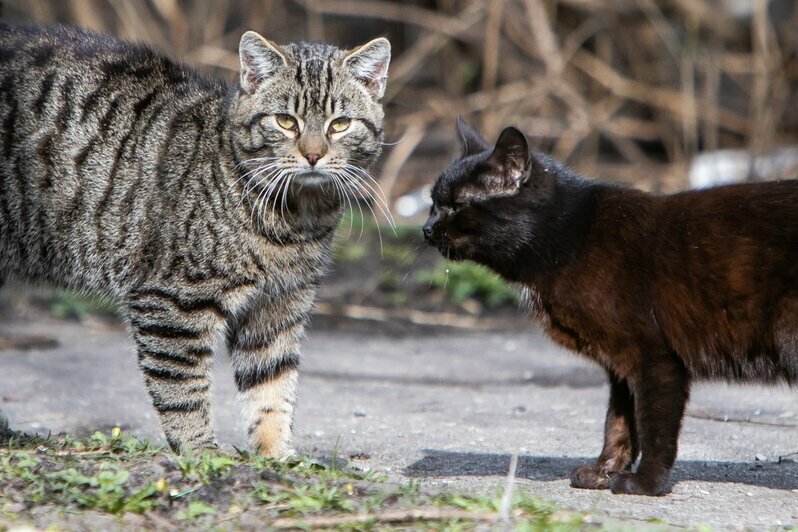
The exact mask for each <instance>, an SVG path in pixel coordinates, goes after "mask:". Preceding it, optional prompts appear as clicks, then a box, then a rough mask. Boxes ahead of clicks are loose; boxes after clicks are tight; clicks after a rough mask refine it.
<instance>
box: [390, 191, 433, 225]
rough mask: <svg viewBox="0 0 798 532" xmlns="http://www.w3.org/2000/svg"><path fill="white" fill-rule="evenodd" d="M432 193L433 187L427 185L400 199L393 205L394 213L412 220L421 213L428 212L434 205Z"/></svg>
mask: <svg viewBox="0 0 798 532" xmlns="http://www.w3.org/2000/svg"><path fill="white" fill-rule="evenodd" d="M431 191H432V185H426V186H424V187H422V188H419V189H418V190H414V191H413V192H411V193H410V194H405V195H404V196H400V197H398V198H397V199H396V201H395V202H394V204H393V209H394V211H396V213H397V214H398V215H399V216H403V217H405V218H411V217H413V216H415V215H416V214H418V213H419V212H420V211H426V210H427V209H428V208H429V206H430V205H432V198H431V196H430V192H431Z"/></svg>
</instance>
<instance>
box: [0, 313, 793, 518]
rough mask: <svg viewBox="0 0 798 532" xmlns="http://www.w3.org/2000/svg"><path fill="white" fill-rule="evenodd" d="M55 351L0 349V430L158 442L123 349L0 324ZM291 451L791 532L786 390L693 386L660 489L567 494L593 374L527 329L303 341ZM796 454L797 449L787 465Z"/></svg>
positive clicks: (222, 412)
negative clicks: (124, 435)
mask: <svg viewBox="0 0 798 532" xmlns="http://www.w3.org/2000/svg"><path fill="white" fill-rule="evenodd" d="M0 332H13V333H14V334H26V333H27V334H31V333H37V334H42V333H46V334H48V335H51V336H53V337H55V338H57V339H58V342H59V347H57V348H54V349H45V350H39V351H37V350H32V351H15V350H4V351H0V409H2V410H3V411H5V413H6V414H7V415H8V416H9V418H10V420H11V425H12V427H13V428H15V429H18V430H26V431H38V432H41V433H47V432H48V431H52V432H54V433H55V432H60V431H68V432H70V433H91V432H93V431H95V430H98V429H101V430H102V429H104V430H108V429H110V428H111V427H113V426H114V425H117V424H118V425H121V426H122V427H124V428H126V429H127V430H129V431H131V432H133V433H134V434H136V435H140V436H143V437H148V438H154V439H158V440H161V433H160V428H159V426H158V422H157V419H156V417H155V413H154V411H153V409H152V407H151V406H150V405H149V401H148V398H147V396H146V393H145V391H144V386H143V383H142V379H141V376H140V375H139V373H138V370H137V368H136V363H135V356H134V354H133V349H132V344H131V342H130V341H129V340H128V338H127V335H126V334H125V333H124V331H122V330H121V329H117V328H115V327H110V326H108V325H105V324H103V323H101V322H93V321H90V322H89V323H86V324H73V323H66V322H59V321H51V322H44V323H43V322H38V323H6V324H4V325H3V327H2V328H0ZM304 357H305V358H304V362H303V372H302V376H301V379H300V380H301V384H300V389H299V402H298V412H297V420H296V428H295V430H296V443H297V447H298V449H299V450H300V451H301V452H303V453H311V454H314V453H315V454H323V455H328V456H329V455H330V454H331V453H332V452H333V449H334V448H335V447H336V445H337V447H338V449H339V453H340V455H342V456H344V457H348V459H349V460H350V461H351V462H352V463H353V464H354V465H356V466H358V467H362V468H372V469H376V470H379V471H382V472H385V473H387V474H388V475H389V477H391V478H392V479H394V480H398V481H407V480H409V479H414V480H416V481H419V482H420V483H421V484H422V486H426V487H430V488H432V489H451V490H459V491H470V492H478V493H482V492H486V493H495V492H496V490H497V489H499V488H500V486H502V485H503V483H504V477H505V475H506V474H507V467H508V463H509V457H510V455H511V454H512V453H519V466H518V471H517V481H516V489H517V490H520V491H524V492H527V493H530V494H533V495H535V496H539V497H541V498H542V499H545V500H549V501H553V502H556V503H558V504H560V505H562V506H565V507H568V508H573V509H577V510H581V511H588V512H594V513H595V514H596V515H598V516H601V515H609V516H611V517H619V518H636V519H652V518H657V519H660V520H662V521H664V522H666V523H669V524H673V525H693V526H695V525H698V524H702V523H706V524H709V525H712V526H713V527H716V528H753V529H768V528H772V527H774V526H776V527H777V526H780V525H781V526H785V525H789V524H792V525H793V526H798V462H796V461H791V460H789V459H788V460H782V461H781V463H779V457H780V456H786V455H789V454H791V453H796V452H797V451H798V389H792V390H790V389H787V388H780V387H774V388H764V387H729V386H726V385H723V384H701V385H697V386H696V387H695V389H694V393H693V398H692V401H691V403H690V407H689V416H688V417H687V419H686V420H685V424H684V429H683V432H682V437H681V446H680V453H679V461H678V464H677V467H676V470H675V473H674V475H673V477H674V485H673V488H672V491H671V493H670V494H669V495H667V496H664V497H659V498H646V497H634V496H613V495H611V494H609V493H608V492H603V491H581V490H574V489H571V488H570V487H569V486H568V476H569V473H570V471H571V469H572V468H574V467H575V466H576V465H578V464H581V463H584V462H586V461H588V460H592V459H593V457H594V456H595V455H596V454H597V453H598V451H599V450H600V446H601V437H602V420H603V415H604V404H605V401H606V397H607V388H606V386H605V384H604V379H603V376H602V374H601V372H600V371H598V370H597V369H596V368H594V367H592V366H591V365H590V364H588V363H586V362H584V361H582V360H581V359H579V358H578V357H576V356H574V355H571V354H569V353H566V352H563V351H561V350H559V349H558V348H556V347H555V346H553V345H552V344H551V343H550V342H549V341H548V340H547V339H546V338H545V337H544V336H543V335H542V334H541V333H539V332H537V331H536V330H535V329H534V328H532V327H530V331H529V332H502V333H479V334H476V333H451V332H449V333H437V334H416V333H413V334H407V335H403V336H386V335H383V334H380V333H379V331H378V330H377V331H375V332H373V333H370V334H356V333H351V332H350V333H344V332H330V331H324V330H317V331H311V332H310V334H309V337H308V340H307V342H306V344H305V348H304ZM230 373H231V372H230V369H229V367H228V365H227V361H226V360H225V358H224V357H218V359H217V368H216V380H215V394H216V395H215V402H216V424H217V427H218V435H219V440H220V442H222V443H223V444H228V445H229V444H235V445H243V441H244V438H243V434H244V432H243V430H242V429H241V428H240V426H239V421H238V412H237V408H236V404H235V394H234V389H233V386H232V378H231V374H230ZM792 458H793V460H798V454H795V455H793V456H792Z"/></svg>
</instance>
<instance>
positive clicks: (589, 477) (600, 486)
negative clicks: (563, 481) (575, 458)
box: [571, 465, 610, 490]
mask: <svg viewBox="0 0 798 532" xmlns="http://www.w3.org/2000/svg"><path fill="white" fill-rule="evenodd" d="M571 487H572V488H580V489H588V490H605V489H607V488H609V487H610V479H609V478H608V477H607V475H605V474H603V473H602V472H601V471H599V470H598V469H597V468H596V467H595V466H589V465H585V466H580V467H577V468H576V469H574V470H573V472H572V473H571Z"/></svg>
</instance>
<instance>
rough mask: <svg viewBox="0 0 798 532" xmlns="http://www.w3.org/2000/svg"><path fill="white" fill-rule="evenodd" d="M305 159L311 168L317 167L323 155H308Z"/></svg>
mask: <svg viewBox="0 0 798 532" xmlns="http://www.w3.org/2000/svg"><path fill="white" fill-rule="evenodd" d="M305 159H307V160H308V162H309V163H310V166H316V163H317V162H319V159H321V155H320V154H318V153H306V154H305Z"/></svg>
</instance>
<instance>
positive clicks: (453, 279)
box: [416, 261, 518, 308]
mask: <svg viewBox="0 0 798 532" xmlns="http://www.w3.org/2000/svg"><path fill="white" fill-rule="evenodd" d="M416 279H417V280H418V281H419V282H422V283H429V285H430V286H431V287H433V288H437V289H439V290H443V291H444V292H446V293H447V294H448V295H449V297H450V298H451V300H452V301H453V302H455V303H462V302H464V301H465V300H467V299H469V298H476V299H478V300H480V301H482V302H483V303H484V304H486V305H487V306H488V307H489V308H498V307H500V306H503V305H507V304H513V303H515V301H516V299H517V297H518V296H517V294H516V291H515V290H513V289H512V288H511V287H510V286H509V285H508V284H507V283H505V282H504V281H503V280H502V279H501V278H500V277H499V276H498V275H496V274H495V273H493V272H491V271H490V270H488V269H487V268H484V267H482V266H480V265H478V264H475V263H473V262H449V261H441V262H440V263H438V264H437V265H436V266H435V267H434V268H433V269H428V270H421V271H419V272H418V273H417V274H416Z"/></svg>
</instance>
